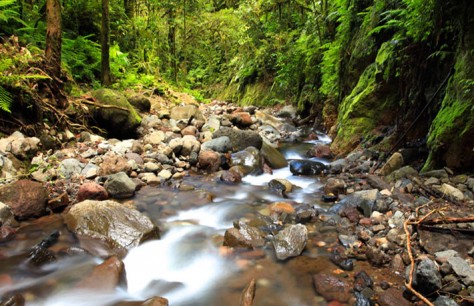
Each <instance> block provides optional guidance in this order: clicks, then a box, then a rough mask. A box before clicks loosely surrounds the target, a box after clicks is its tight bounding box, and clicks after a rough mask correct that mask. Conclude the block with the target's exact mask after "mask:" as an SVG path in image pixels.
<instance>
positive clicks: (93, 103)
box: [77, 99, 130, 112]
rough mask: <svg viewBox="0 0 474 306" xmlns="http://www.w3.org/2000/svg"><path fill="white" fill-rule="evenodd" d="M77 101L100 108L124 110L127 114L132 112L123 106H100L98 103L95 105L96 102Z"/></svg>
mask: <svg viewBox="0 0 474 306" xmlns="http://www.w3.org/2000/svg"><path fill="white" fill-rule="evenodd" d="M77 101H78V102H80V103H84V104H89V105H93V106H95V107H99V108H115V109H119V110H123V111H126V112H130V110H129V109H128V108H125V107H121V106H115V105H102V104H98V103H95V102H92V101H89V100H83V99H81V100H77Z"/></svg>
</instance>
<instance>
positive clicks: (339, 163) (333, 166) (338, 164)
mask: <svg viewBox="0 0 474 306" xmlns="http://www.w3.org/2000/svg"><path fill="white" fill-rule="evenodd" d="M327 167H328V171H329V173H331V174H339V173H341V172H345V171H346V170H347V169H348V168H349V162H348V161H347V160H346V159H344V158H341V159H337V160H335V161H333V162H331V163H329V164H328V165H327Z"/></svg>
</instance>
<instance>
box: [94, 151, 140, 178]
mask: <svg viewBox="0 0 474 306" xmlns="http://www.w3.org/2000/svg"><path fill="white" fill-rule="evenodd" d="M131 171H132V167H131V165H130V164H129V163H128V161H127V159H126V158H124V157H122V156H117V155H106V156H104V160H103V162H102V164H101V165H100V170H99V174H100V175H110V174H114V173H118V172H125V173H130V172H131Z"/></svg>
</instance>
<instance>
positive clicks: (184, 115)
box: [170, 104, 204, 122]
mask: <svg viewBox="0 0 474 306" xmlns="http://www.w3.org/2000/svg"><path fill="white" fill-rule="evenodd" d="M170 118H171V119H173V120H176V121H179V120H184V121H186V122H191V120H192V119H196V120H203V121H204V116H203V115H202V113H201V111H200V110H199V108H198V107H197V106H195V105H192V104H188V105H184V106H175V107H173V108H172V109H171V112H170Z"/></svg>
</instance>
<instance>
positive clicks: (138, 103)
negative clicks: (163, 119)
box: [128, 95, 151, 113]
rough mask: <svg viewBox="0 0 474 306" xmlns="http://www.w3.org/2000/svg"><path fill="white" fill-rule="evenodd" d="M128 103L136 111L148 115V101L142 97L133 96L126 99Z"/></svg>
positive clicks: (149, 107)
mask: <svg viewBox="0 0 474 306" xmlns="http://www.w3.org/2000/svg"><path fill="white" fill-rule="evenodd" d="M128 102H129V103H130V104H131V105H132V106H133V107H135V108H136V109H137V110H138V111H140V112H144V113H149V112H150V109H151V102H150V99H148V98H147V97H145V96H144V95H133V96H131V97H129V98H128Z"/></svg>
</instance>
